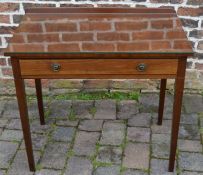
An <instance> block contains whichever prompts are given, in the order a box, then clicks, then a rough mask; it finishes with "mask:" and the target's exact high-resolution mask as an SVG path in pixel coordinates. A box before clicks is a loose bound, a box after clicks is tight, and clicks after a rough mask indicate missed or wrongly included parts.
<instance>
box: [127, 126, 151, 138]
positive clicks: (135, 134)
mask: <svg viewBox="0 0 203 175" xmlns="http://www.w3.org/2000/svg"><path fill="white" fill-rule="evenodd" d="M127 140H129V141H133V142H149V140H150V129H149V128H140V127H128V128H127Z"/></svg>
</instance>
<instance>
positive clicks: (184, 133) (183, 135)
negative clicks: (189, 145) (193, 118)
mask: <svg viewBox="0 0 203 175" xmlns="http://www.w3.org/2000/svg"><path fill="white" fill-rule="evenodd" d="M179 138H180V139H189V140H190V139H191V140H199V138H200V133H199V128H198V126H197V125H180V129H179Z"/></svg>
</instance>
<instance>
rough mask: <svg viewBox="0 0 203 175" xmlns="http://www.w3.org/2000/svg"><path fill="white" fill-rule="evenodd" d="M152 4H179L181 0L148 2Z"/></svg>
mask: <svg viewBox="0 0 203 175" xmlns="http://www.w3.org/2000/svg"><path fill="white" fill-rule="evenodd" d="M150 2H152V3H171V4H181V3H182V2H183V0H150Z"/></svg>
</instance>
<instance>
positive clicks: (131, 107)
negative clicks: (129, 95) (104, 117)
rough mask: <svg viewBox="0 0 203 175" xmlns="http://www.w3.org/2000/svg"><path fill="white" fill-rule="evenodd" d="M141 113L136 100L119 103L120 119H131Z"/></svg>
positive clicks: (118, 113)
mask: <svg viewBox="0 0 203 175" xmlns="http://www.w3.org/2000/svg"><path fill="white" fill-rule="evenodd" d="M138 112H139V105H138V103H137V102H136V101H135V100H123V101H121V102H119V103H118V112H117V118H118V119H129V118H131V117H133V116H135V115H136V114H137V113H138Z"/></svg>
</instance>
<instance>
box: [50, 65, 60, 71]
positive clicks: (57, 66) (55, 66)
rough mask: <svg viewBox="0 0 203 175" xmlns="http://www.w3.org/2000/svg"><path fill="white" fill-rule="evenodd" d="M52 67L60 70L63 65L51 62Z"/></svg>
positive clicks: (54, 69)
mask: <svg viewBox="0 0 203 175" xmlns="http://www.w3.org/2000/svg"><path fill="white" fill-rule="evenodd" d="M51 68H52V70H53V71H54V72H58V71H59V70H60V69H61V65H60V64H58V63H53V64H51Z"/></svg>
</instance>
